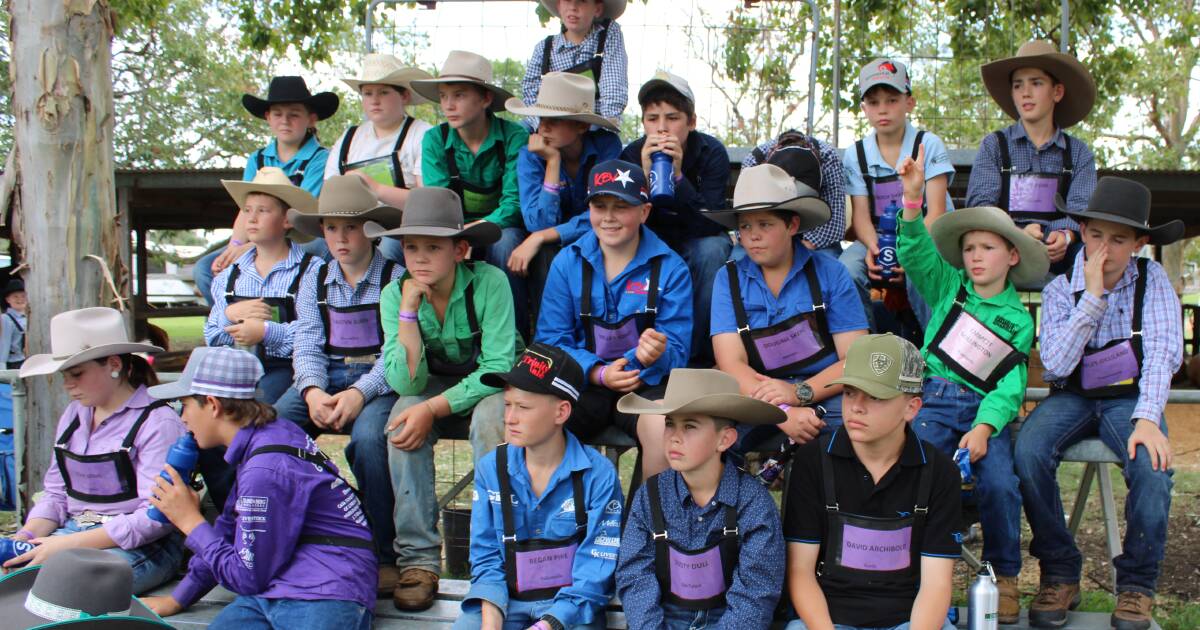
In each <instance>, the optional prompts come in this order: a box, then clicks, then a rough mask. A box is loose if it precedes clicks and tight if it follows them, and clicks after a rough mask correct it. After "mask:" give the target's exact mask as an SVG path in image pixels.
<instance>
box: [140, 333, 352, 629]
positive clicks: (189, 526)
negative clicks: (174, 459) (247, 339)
mask: <svg viewBox="0 0 1200 630" xmlns="http://www.w3.org/2000/svg"><path fill="white" fill-rule="evenodd" d="M262 373H263V369H262V365H260V364H259V362H258V359H256V358H254V356H252V355H250V354H249V353H246V352H242V351H240V350H234V349H232V348H206V347H201V348H196V349H195V350H192V354H191V356H190V357H188V362H187V366H185V367H184V370H183V374H182V375H181V376H180V378H179V380H178V381H176V382H174V383H168V384H165V385H159V386H157V387H154V388H153V389H152V390H151V391H150V395H151V396H153V397H155V398H158V399H159V400H174V401H176V403H177V404H178V405H180V406H181V408H182V410H183V411H182V414H183V421H184V423H185V424H186V425H187V428H188V430H189V431H191V433H192V435H193V436H194V437H195V440H196V443H197V444H198V445H199V446H200V448H203V449H215V448H219V447H224V449H225V459H226V461H227V462H228V463H229V464H230V465H231V466H234V467H236V468H237V470H238V479H237V486H236V487H235V496H233V497H231V498H230V500H229V501H227V502H226V503H225V504H224V508H223V509H222V511H221V514H220V516H218V517H217V519H216V521H215V522H214V523H211V524H210V523H208V522H207V521H206V520H205V518H204V516H203V515H202V514H201V513H200V497H199V496H198V495H197V494H196V492H195V491H194V490H192V489H191V488H190V487H189V486H188V485H187V483H186V482H185V481H184V480H183V479H182V478H180V476H179V473H178V472H177V471H176V470H175V469H174V468H172V467H171V466H170V465H167V467H166V468H165V470H164V472H165V473H166V474H167V476H168V477H169V479H164V478H162V477H160V476H158V475H155V479H156V483H157V486H156V487H155V489H154V494H153V495H152V499H151V503H152V504H153V505H154V507H155V508H157V509H158V510H159V511H160V512H162V514H163V515H164V516H166V517H167V518H168V519H169V520H170V521H171V523H172V524H174V525H175V527H177V528H178V529H179V531H180V532H182V533H183V534H184V535H185V536H186V537H187V540H186V541H185V544H186V545H187V547H188V549H190V550H191V551H192V553H193V556H192V559H191V561H190V562H189V563H188V571H187V575H185V576H184V577H183V579H182V580H180V582H179V583H178V584H177V585H175V588H174V589H173V590H172V591H171V594H170V595H158V596H154V597H147V598H146V599H145V600H144V601H145V604H146V605H147V606H148V607H149V608H150V609H152V610H153V611H155V612H156V613H158V614H160V615H163V616H171V615H175V614H178V613H180V612H183V611H184V610H187V609H188V608H189V607H190V606H192V605H193V604H195V603H196V602H197V601H199V600H200V598H201V597H203V596H204V595H205V594H206V593H208V592H209V591H210V590H212V588H213V587H215V586H217V585H218V584H220V585H222V586H224V587H225V588H226V589H228V590H230V591H233V592H234V593H236V594H237V596H236V597H234V599H233V601H232V602H230V603H229V604H228V605H226V606H224V607H223V608H222V609H221V611H220V612H219V613H218V614H217V616H216V617H215V618H213V620H212V624H211V627H213V628H270V629H273V630H285V629H286V630H320V629H327V628H337V629H338V630H370V628H371V621H372V618H373V615H372V611H373V610H374V608H375V581H376V575H375V545H374V543H373V542H372V541H371V531H370V529H369V527H368V525H367V518H366V516H365V515H364V513H363V507H362V504H361V502H360V501H359V498H358V493H357V491H356V490H354V488H353V486H351V485H350V484H349V483H348V482H347V481H346V480H345V478H344V477H343V476H342V474H341V472H340V471H339V470H338V469H337V467H336V466H334V464H333V463H332V462H331V461H330V460H329V458H328V457H326V456H325V454H324V453H322V452H321V451H320V450H319V449H318V448H317V444H316V443H315V442H314V441H313V439H312V438H311V437H309V436H308V435H305V433H304V431H303V430H301V429H300V428H299V427H297V426H296V425H295V424H293V423H291V422H287V421H281V420H278V419H277V418H276V416H275V410H274V409H272V408H271V407H270V406H269V405H266V404H264V403H262V402H259V401H257V400H255V399H254V390H255V383H256V382H257V381H258V379H259V378H260V377H262Z"/></svg>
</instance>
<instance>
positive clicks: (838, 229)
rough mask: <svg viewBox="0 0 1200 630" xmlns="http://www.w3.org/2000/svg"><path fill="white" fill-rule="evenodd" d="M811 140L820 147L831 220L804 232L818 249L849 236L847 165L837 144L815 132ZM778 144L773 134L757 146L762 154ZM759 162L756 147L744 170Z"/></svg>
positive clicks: (824, 193) (823, 196)
mask: <svg viewBox="0 0 1200 630" xmlns="http://www.w3.org/2000/svg"><path fill="white" fill-rule="evenodd" d="M809 140H811V141H812V142H813V143H815V144H816V145H817V150H818V151H820V152H821V190H819V191H818V192H820V193H821V199H824V200H825V203H827V204H829V222H828V223H825V224H824V225H819V226H817V227H815V228H813V229H811V230H809V231H807V232H805V233H804V234H803V235H802V236H803V238H804V240H806V241H808V242H809V243H812V244H813V246H814V247H816V249H825V248H826V247H829V246H830V245H837V244H840V243H841V242H842V239H843V238H845V236H846V169H845V168H844V167H843V166H842V158H841V156H840V155H839V154H838V150H837V147H834V146H833V145H832V144H829V143H828V142H825V141H823V140H818V139H816V138H813V137H812V136H809ZM776 144H779V139H778V138H771V139H770V140H767V141H766V142H764V143H762V144H760V145H758V149H759V150H760V151H762V154H763V155H770V154H771V150H772V149H774V148H775V145H776ZM757 165H758V159H757V158H755V157H754V151H751V152H749V153H747V154H746V158H745V159H743V160H742V170H746V169H748V168H750V167H751V166H757Z"/></svg>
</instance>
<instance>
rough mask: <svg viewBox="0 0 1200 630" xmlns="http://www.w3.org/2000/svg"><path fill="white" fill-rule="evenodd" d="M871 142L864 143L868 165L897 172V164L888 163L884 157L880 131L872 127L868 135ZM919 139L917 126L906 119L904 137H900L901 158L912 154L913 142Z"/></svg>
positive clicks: (888, 171)
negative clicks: (880, 145) (880, 143)
mask: <svg viewBox="0 0 1200 630" xmlns="http://www.w3.org/2000/svg"><path fill="white" fill-rule="evenodd" d="M867 137H868V138H870V140H871V141H870V142H864V143H863V152H864V153H866V157H867V167H868V168H870V167H872V166H874V167H876V168H879V169H883V170H884V171H885V172H887V173H895V172H896V165H895V164H888V163H887V160H885V159H884V157H883V151H881V150H880V149H879V133H878V132H877V131H876V130H874V129H872V130H871V133H870V134H869V135H868V136H867ZM916 141H917V128H916V127H914V126H913V124H912V123H911V122H909V121H908V120H905V121H904V137H903V138H901V139H900V159H901V160H903V159H904V158H905V157H907V156H909V155H912V146H913V143H914V142H916Z"/></svg>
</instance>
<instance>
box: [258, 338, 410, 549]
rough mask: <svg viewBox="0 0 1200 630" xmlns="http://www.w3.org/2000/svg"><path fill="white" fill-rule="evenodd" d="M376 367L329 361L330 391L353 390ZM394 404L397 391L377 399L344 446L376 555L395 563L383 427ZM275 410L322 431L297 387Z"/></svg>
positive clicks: (393, 500)
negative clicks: (311, 415)
mask: <svg viewBox="0 0 1200 630" xmlns="http://www.w3.org/2000/svg"><path fill="white" fill-rule="evenodd" d="M371 367H372V366H371V365H369V364H366V363H351V364H347V363H344V362H341V361H330V362H329V368H328V373H329V384H328V386H327V387H326V388H325V391H326V392H327V393H329V394H331V395H332V394H336V393H338V392H342V391H345V390H347V389H349V388H350V387H351V386H352V385H354V383H355V382H357V381H358V379H359V377H361V376H362V375H364V374H366V373H368V372H370V371H371ZM389 391H390V390H389ZM395 403H396V395H395V394H391V393H389V394H384V395H382V396H376V397H375V398H372V399H371V400H370V401H368V402H367V404H366V405H364V406H363V408H362V411H360V412H359V413H358V417H357V418H356V419H355V420H354V421H353V423H352V424H351V425H350V426H349V427H346V428H345V429H344V430H343V431H344V432H346V431H348V432H349V433H350V443H349V444H348V445H346V450H345V453H346V460H347V461H348V462H350V470H352V471H354V479H355V480H356V481H357V482H358V488H359V490H361V491H362V495H363V507H364V508H365V509H366V512H367V518H368V519H369V520H370V521H371V536H372V538H374V539H375V546H376V553H377V554H379V560H380V562H381V563H383V564H391V563H392V562H393V561H394V560H395V559H396V555H395V553H393V552H392V539H394V538H395V537H396V530H395V527H394V525H393V523H392V514H393V513H394V512H395V510H396V495H395V494H394V493H393V492H392V476H391V475H390V474H388V463H387V462H388V441H387V435H386V434H385V433H384V431H383V430H384V427H386V426H387V422H388V418H390V417H391V415H390V414H391V412H392V405H394V404H395ZM275 413H276V414H277V415H278V416H279V417H280V418H287V419H288V420H291V421H292V422H295V423H296V424H298V425H300V426H301V427H303V428H304V429H305V430H306V431H309V432H310V433H320V432H321V429H320V428H318V427H317V426H316V425H315V424H312V422H311V420H310V418H309V416H308V404H307V403H305V402H304V398H303V397H302V396H301V395H300V392H298V391H297V390H296V388H295V387H289V388H288V390H287V392H286V393H284V395H283V397H281V398H280V399H279V400H278V401H277V402H276V403H275Z"/></svg>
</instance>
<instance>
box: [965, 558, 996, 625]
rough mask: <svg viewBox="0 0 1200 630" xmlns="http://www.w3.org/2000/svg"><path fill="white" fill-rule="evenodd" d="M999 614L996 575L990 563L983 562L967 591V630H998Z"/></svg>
mask: <svg viewBox="0 0 1200 630" xmlns="http://www.w3.org/2000/svg"><path fill="white" fill-rule="evenodd" d="M999 614H1000V589H999V588H997V587H996V573H995V572H994V571H992V565H991V563H990V562H984V563H983V566H981V567H979V573H978V574H977V575H976V576H975V581H974V582H972V583H971V587H970V588H969V589H967V628H968V630H998V628H999Z"/></svg>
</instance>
